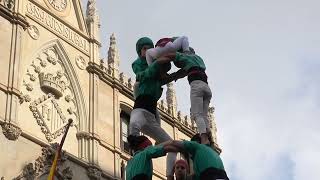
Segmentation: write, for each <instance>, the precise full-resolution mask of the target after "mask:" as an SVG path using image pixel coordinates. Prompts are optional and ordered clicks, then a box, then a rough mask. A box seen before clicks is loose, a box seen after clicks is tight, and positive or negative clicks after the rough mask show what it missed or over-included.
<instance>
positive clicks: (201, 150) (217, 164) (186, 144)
mask: <svg viewBox="0 0 320 180" xmlns="http://www.w3.org/2000/svg"><path fill="white" fill-rule="evenodd" d="M183 148H184V149H185V150H186V151H188V152H189V153H190V154H191V155H192V160H193V170H194V172H195V177H196V179H199V177H200V173H201V172H203V171H204V170H206V169H207V168H210V167H212V168H217V169H221V170H224V166H223V163H222V160H221V158H220V156H219V154H218V153H217V152H215V151H214V150H213V149H212V148H211V147H209V146H207V145H204V144H199V143H197V142H195V141H183Z"/></svg>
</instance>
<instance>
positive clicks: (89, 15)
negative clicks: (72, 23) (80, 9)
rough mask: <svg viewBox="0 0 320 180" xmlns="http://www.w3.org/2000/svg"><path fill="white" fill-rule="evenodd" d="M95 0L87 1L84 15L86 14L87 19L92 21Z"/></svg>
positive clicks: (94, 12)
mask: <svg viewBox="0 0 320 180" xmlns="http://www.w3.org/2000/svg"><path fill="white" fill-rule="evenodd" d="M96 11H97V9H96V1H95V0H88V2H87V11H86V16H87V21H88V22H93V21H94V19H95V16H96Z"/></svg>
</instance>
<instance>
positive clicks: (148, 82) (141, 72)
mask: <svg viewBox="0 0 320 180" xmlns="http://www.w3.org/2000/svg"><path fill="white" fill-rule="evenodd" d="M159 69H160V65H159V64H158V63H157V61H155V62H153V63H152V64H150V66H148V64H147V62H146V60H145V59H142V58H138V59H137V60H135V61H134V62H133V63H132V70H133V72H134V73H135V74H136V81H139V88H138V93H137V94H136V97H139V96H141V95H148V96H151V97H153V98H154V100H159V99H160V97H161V95H162V88H161V86H162V85H163V82H162V81H161V80H160V79H159Z"/></svg>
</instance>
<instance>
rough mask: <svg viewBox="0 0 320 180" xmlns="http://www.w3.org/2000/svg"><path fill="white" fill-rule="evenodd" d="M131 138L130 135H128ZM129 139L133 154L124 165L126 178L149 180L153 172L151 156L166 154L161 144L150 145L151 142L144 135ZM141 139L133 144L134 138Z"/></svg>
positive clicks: (129, 179)
mask: <svg viewBox="0 0 320 180" xmlns="http://www.w3.org/2000/svg"><path fill="white" fill-rule="evenodd" d="M130 138H131V137H130ZM130 138H128V141H129V140H130V146H131V148H133V149H134V150H135V154H134V156H133V157H132V158H131V159H130V160H129V161H128V164H127V167H126V179H127V180H151V179H152V173H153V166H152V158H157V157H161V156H164V155H166V152H165V150H164V148H163V146H162V145H158V146H152V143H151V142H150V140H149V139H148V138H146V137H145V136H139V137H135V139H134V140H132V139H130ZM137 138H139V139H142V140H139V141H141V142H140V143H136V145H133V144H135V143H133V141H136V139H137Z"/></svg>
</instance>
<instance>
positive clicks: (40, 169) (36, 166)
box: [13, 143, 73, 180]
mask: <svg viewBox="0 0 320 180" xmlns="http://www.w3.org/2000/svg"><path fill="white" fill-rule="evenodd" d="M58 146H59V144H58V143H54V144H51V146H48V147H43V148H42V154H41V156H39V157H38V158H37V159H36V160H35V162H34V163H28V164H27V165H26V166H24V167H23V170H22V172H21V173H20V174H19V175H18V176H16V177H15V178H13V180H20V179H23V180H34V179H44V178H45V179H46V177H47V176H48V174H49V172H50V168H51V166H52V162H53V159H54V156H55V152H56V150H57V148H58ZM67 159H68V157H67V156H66V154H65V151H62V152H61V154H60V157H59V159H58V163H57V169H56V173H55V178H54V179H57V180H69V179H72V177H73V171H72V169H71V168H70V167H68V166H66V165H65V162H66V161H67Z"/></svg>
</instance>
